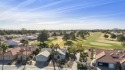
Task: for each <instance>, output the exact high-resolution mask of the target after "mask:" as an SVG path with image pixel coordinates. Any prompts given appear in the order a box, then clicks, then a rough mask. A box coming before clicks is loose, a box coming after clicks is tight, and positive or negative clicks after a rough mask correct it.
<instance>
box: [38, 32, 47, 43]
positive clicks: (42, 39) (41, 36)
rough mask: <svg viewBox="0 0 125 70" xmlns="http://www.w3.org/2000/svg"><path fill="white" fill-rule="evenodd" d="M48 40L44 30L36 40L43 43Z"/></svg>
mask: <svg viewBox="0 0 125 70" xmlns="http://www.w3.org/2000/svg"><path fill="white" fill-rule="evenodd" d="M48 38H49V35H48V33H47V31H45V30H44V31H41V33H40V34H39V35H38V38H37V40H38V41H40V42H43V43H44V41H47V40H48Z"/></svg>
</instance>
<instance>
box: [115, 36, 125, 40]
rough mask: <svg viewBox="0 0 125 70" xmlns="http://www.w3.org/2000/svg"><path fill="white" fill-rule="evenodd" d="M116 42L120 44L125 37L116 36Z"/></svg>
mask: <svg viewBox="0 0 125 70" xmlns="http://www.w3.org/2000/svg"><path fill="white" fill-rule="evenodd" d="M117 40H118V41H120V42H122V41H124V40H125V37H124V36H123V35H118V36H117Z"/></svg>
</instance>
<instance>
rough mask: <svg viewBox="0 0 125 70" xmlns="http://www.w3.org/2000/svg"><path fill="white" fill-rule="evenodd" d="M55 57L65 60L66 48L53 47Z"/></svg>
mask: <svg viewBox="0 0 125 70" xmlns="http://www.w3.org/2000/svg"><path fill="white" fill-rule="evenodd" d="M54 58H55V59H58V58H59V59H61V60H62V61H64V60H65V58H66V49H55V55H54Z"/></svg>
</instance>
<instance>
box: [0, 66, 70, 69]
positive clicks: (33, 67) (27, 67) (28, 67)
mask: <svg viewBox="0 0 125 70" xmlns="http://www.w3.org/2000/svg"><path fill="white" fill-rule="evenodd" d="M23 68H24V66H20V67H17V66H15V65H11V66H10V65H4V70H23ZM55 69H56V70H72V69H70V68H63V69H58V67H56V68H55ZM0 70H2V66H1V65H0ZM25 70H54V68H53V67H44V68H38V67H36V66H26V69H25Z"/></svg>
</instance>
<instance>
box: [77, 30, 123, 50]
mask: <svg viewBox="0 0 125 70" xmlns="http://www.w3.org/2000/svg"><path fill="white" fill-rule="evenodd" d="M101 35H102V33H100V32H95V33H91V36H89V37H88V38H87V40H85V41H84V40H83V41H81V40H78V41H77V42H76V44H83V46H85V48H91V47H93V48H100V49H125V48H124V47H123V46H121V45H119V44H117V43H105V42H103V43H100V42H98V41H97V40H98V39H99V37H100V36H101ZM92 43H95V44H92ZM96 43H97V44H96ZM101 44H102V45H101Z"/></svg>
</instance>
